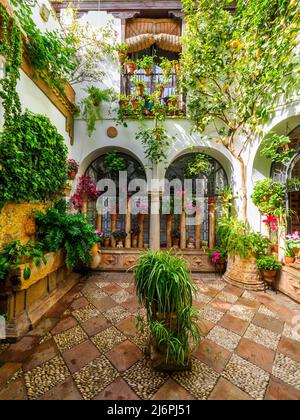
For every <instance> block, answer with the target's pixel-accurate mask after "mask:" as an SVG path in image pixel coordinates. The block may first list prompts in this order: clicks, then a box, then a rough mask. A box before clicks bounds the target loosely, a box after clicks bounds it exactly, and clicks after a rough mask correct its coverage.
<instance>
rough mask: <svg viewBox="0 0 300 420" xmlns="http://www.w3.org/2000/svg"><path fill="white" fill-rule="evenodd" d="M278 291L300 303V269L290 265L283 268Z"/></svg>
mask: <svg viewBox="0 0 300 420" xmlns="http://www.w3.org/2000/svg"><path fill="white" fill-rule="evenodd" d="M277 289H278V290H279V291H280V292H282V293H284V294H285V295H287V296H289V297H290V298H292V299H294V300H295V301H296V302H299V303H300V268H296V267H292V266H289V265H285V266H283V267H282V270H281V274H280V276H279V279H278V283H277Z"/></svg>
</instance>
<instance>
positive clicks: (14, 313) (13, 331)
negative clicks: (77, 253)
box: [0, 265, 81, 341]
mask: <svg viewBox="0 0 300 420" xmlns="http://www.w3.org/2000/svg"><path fill="white" fill-rule="evenodd" d="M80 277H81V276H80V274H77V273H71V272H70V271H69V270H68V269H67V268H66V266H65V265H64V266H63V267H60V268H59V269H57V270H56V271H53V272H52V273H50V274H49V275H47V276H46V277H43V278H40V279H38V280H37V281H36V282H35V283H34V284H32V285H31V286H30V287H29V288H27V289H23V290H13V288H8V289H7V290H6V291H5V292H2V293H0V313H2V314H6V317H7V323H6V338H7V340H9V341H15V340H18V339H19V338H21V337H22V336H23V335H24V334H26V333H27V332H28V331H30V330H31V329H32V328H33V327H34V326H35V324H36V323H37V322H38V321H39V320H40V319H41V318H42V316H43V315H44V314H45V313H46V312H47V311H48V310H49V309H51V307H52V306H53V305H55V304H56V303H57V302H58V301H59V300H60V299H61V298H62V297H63V296H64V295H65V294H66V293H67V292H68V291H69V290H70V289H71V288H72V287H74V286H75V285H76V284H77V283H78V282H79V280H80Z"/></svg>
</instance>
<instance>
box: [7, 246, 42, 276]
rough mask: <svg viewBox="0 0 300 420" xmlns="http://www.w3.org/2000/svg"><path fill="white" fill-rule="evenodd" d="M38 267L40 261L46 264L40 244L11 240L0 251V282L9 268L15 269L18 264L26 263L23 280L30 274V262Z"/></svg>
mask: <svg viewBox="0 0 300 420" xmlns="http://www.w3.org/2000/svg"><path fill="white" fill-rule="evenodd" d="M32 262H33V263H34V264H35V266H36V267H39V266H40V265H41V263H42V262H43V263H44V264H47V260H46V258H45V256H44V253H43V251H42V244H40V243H33V242H28V243H27V244H22V243H21V242H20V241H13V242H11V243H10V244H9V245H7V246H6V247H5V248H4V249H3V250H1V252H0V282H3V281H4V280H5V279H6V277H7V275H8V273H9V272H10V271H11V270H15V269H16V268H18V267H19V266H20V264H26V267H25V269H24V280H29V279H30V276H31V270H30V267H29V264H30V263H32Z"/></svg>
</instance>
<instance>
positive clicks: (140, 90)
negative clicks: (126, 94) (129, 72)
mask: <svg viewBox="0 0 300 420" xmlns="http://www.w3.org/2000/svg"><path fill="white" fill-rule="evenodd" d="M132 83H133V84H134V85H135V89H136V90H135V93H136V95H137V96H144V93H145V89H146V83H145V82H144V81H143V80H141V79H138V78H134V79H133V80H132Z"/></svg>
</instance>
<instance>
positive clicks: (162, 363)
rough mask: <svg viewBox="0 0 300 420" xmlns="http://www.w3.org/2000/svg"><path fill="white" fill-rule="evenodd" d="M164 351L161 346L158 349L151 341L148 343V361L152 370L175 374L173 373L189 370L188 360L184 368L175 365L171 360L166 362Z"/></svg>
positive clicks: (190, 364)
mask: <svg viewBox="0 0 300 420" xmlns="http://www.w3.org/2000/svg"><path fill="white" fill-rule="evenodd" d="M166 355H167V353H166V350H165V349H164V348H163V346H161V347H158V346H157V345H156V343H154V341H153V340H151V341H150V360H151V365H152V367H153V369H155V370H157V371H160V372H175V371H185V370H191V368H192V361H191V359H190V358H189V359H188V360H187V361H186V363H185V365H184V366H181V365H177V364H176V363H175V362H172V360H169V361H168V362H167V361H166Z"/></svg>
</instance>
